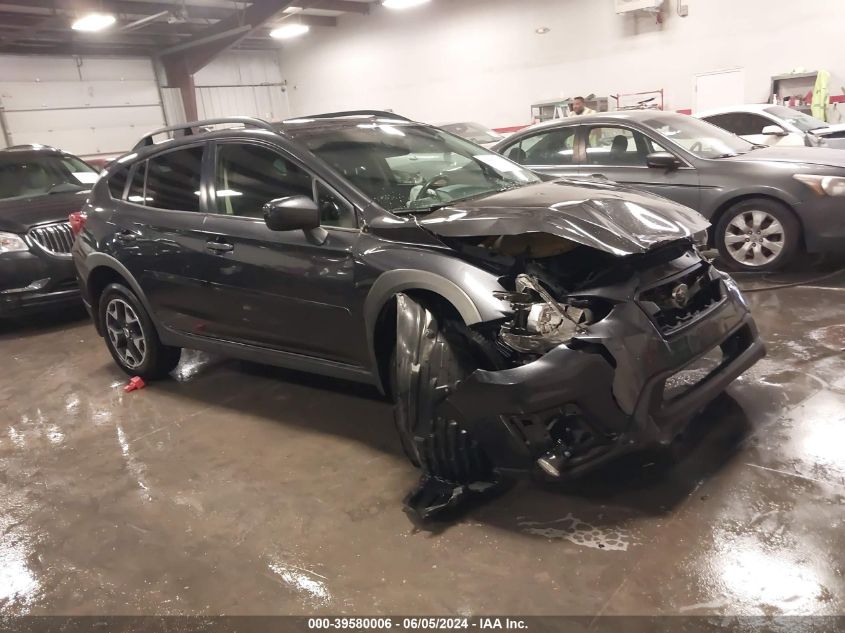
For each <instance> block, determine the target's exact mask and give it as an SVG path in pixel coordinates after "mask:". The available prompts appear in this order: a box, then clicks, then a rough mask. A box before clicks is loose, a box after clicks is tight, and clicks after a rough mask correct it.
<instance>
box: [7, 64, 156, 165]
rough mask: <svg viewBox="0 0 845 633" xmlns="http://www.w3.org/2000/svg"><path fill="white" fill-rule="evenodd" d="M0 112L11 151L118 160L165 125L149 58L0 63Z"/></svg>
mask: <svg viewBox="0 0 845 633" xmlns="http://www.w3.org/2000/svg"><path fill="white" fill-rule="evenodd" d="M0 106H2V108H3V118H4V121H5V128H6V129H5V135H3V137H5V136H8V137H9V140H10V142H11V144H13V145H20V144H28V143H40V144H43V145H53V146H56V147H60V148H62V149H64V150H67V151H69V152H72V153H74V154H78V155H80V156H93V155H97V154H111V153H118V152H121V151H123V150H125V149H126V148H129V147H132V145H133V144H134V143H135V142H136V141H137V139H138V137H139V136H141V134H142V133H143V132H145V131H147V130H150V129H154V128H156V127H161V126H162V125H163V124H164V114H163V112H162V107H161V101H160V97H159V92H158V87H157V84H156V78H155V73H154V71H153V66H152V63H151V62H150V60H149V59H146V58H100V57H71V56H62V57H52V56H36V55H30V56H23V55H18V56H15V55H0ZM2 142H3V144H5V140H3V141H2Z"/></svg>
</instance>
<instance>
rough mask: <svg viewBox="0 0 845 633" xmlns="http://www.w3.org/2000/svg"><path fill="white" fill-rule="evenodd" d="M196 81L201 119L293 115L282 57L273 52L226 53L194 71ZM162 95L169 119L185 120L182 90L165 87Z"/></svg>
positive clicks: (273, 118)
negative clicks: (289, 103) (281, 63)
mask: <svg viewBox="0 0 845 633" xmlns="http://www.w3.org/2000/svg"><path fill="white" fill-rule="evenodd" d="M160 74H161V76H162V77H164V73H160ZM194 85H195V86H196V91H197V115H198V117H199V118H200V119H211V118H216V117H225V116H233V115H239V116H255V117H259V118H262V119H266V120H268V121H280V120H282V119H285V118H287V117H288V116H290V108H289V105H288V102H287V96H286V94H285V91H284V86H283V85H282V75H281V68H280V65H279V57H278V55H277V54H276V53H274V52H259V51H256V52H253V51H230V52H228V53H224V54H222V55H221V56H220V57H218V58H216V59H214V60H213V61H212V62H211V63H210V64H209V65H208V66H206V67H205V68H203V69H201V70H200V71H199V72H198V73H196V74H195V75H194ZM163 97H164V107H165V111H166V113H167V121H168V123H170V124H174V123H184V122H185V120H186V119H185V111H184V108H183V104H182V98H181V95H180V93H179V91H178V90H176V89H172V88H164V89H163Z"/></svg>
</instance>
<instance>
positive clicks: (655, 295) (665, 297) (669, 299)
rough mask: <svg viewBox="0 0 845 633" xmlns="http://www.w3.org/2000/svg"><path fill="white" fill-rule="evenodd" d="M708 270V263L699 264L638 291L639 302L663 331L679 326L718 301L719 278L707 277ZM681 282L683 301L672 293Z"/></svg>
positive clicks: (673, 330) (692, 319)
mask: <svg viewBox="0 0 845 633" xmlns="http://www.w3.org/2000/svg"><path fill="white" fill-rule="evenodd" d="M709 269H710V266H709V265H708V264H702V265H701V266H699V267H697V268H696V269H695V270H694V271H692V272H690V273H687V274H685V275H683V276H681V277H675V278H674V279H672V280H671V281H667V282H664V283H661V284H659V285H657V286H654V287H652V288H648V289H647V290H645V291H643V292H641V293H640V296H639V302H640V305H641V306H642V307H643V308H644V309H645V311H646V312H648V313H649V315H650V316H651V318H652V320H653V321H654V323H655V324H656V325H657V327H658V328H659V329H660V331H661V332H662V333H663V334H672V333H673V332H675V331H677V330H679V329H681V328H682V327H683V326H684V325H686V324H687V323H690V322H691V321H694V320H696V319H697V318H698V317H700V316H701V315H703V314H704V313H706V312H709V311H710V310H711V309H712V308H714V307H716V306H717V305H718V304H719V303H720V302H721V301H722V290H721V285H720V283H719V280H718V279H710V275H709ZM682 285H683V286H686V289H687V292H686V301H685V302H679V301H678V299H677V297H676V296H675V295H673V293H675V292H676V290H677V289H678V288H679V287H680V286H682Z"/></svg>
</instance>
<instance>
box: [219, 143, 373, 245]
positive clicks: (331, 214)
mask: <svg viewBox="0 0 845 633" xmlns="http://www.w3.org/2000/svg"><path fill="white" fill-rule="evenodd" d="M214 188H215V201H214V205H213V206H214V208H216V210H217V213H220V214H223V215H233V216H241V217H249V218H262V217H263V215H264V212H263V208H264V205H265V204H267V203H268V202H269V201H270V200H274V199H276V198H286V197H289V196H307V197H309V198H311V199H312V200H315V201H316V202H317V205H318V206H319V208H320V214H321V223H322V224H323V225H324V226H336V227H344V228H354V227H357V219H356V216H355V210H354V208H353V207H352V205H350V204H349V203H348V202H346V201H345V200H343V199H342V198H340V196H338V195H337V194H335V193H334V192H333V191H332V190H330V189H329V188H328V187H326V186H325V185H324V184H323V183H321V182H319V181H315V179H314V178H313V177H312V176H311V174H310V173H308V172H307V171H305V170H304V169H303V168H301V167H300V166H299V165H297V164H296V163H294V162H293V161H291V160H288V159H287V158H285V157H283V156H282V155H280V154H278V153H277V152H275V151H273V150H272V149H270V148H267V147H262V146H260V145H251V144H246V143H221V144H219V145H218V146H217V165H216V168H215V177H214Z"/></svg>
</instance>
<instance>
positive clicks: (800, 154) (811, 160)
mask: <svg viewBox="0 0 845 633" xmlns="http://www.w3.org/2000/svg"><path fill="white" fill-rule="evenodd" d="M722 160H729V161H732V162H733V161H737V162H746V161H754V162H760V161H767V162H776V163H803V164H805V165H823V166H825V167H841V168H843V169H845V155H843V152H842V151H840V150H838V149H825V148H824V147H778V146H777V145H775V146H772V147H760V148H758V149H755V150H752V151H750V152H748V153H747V154H740V155H739V156H732V157H730V158H727V159H722Z"/></svg>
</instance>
